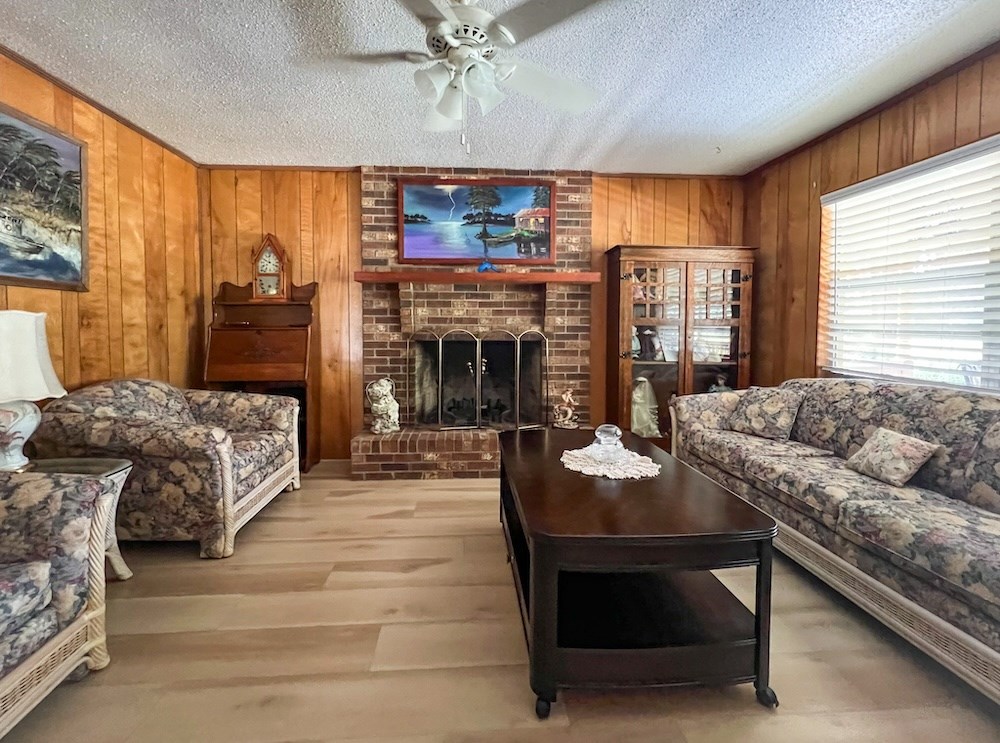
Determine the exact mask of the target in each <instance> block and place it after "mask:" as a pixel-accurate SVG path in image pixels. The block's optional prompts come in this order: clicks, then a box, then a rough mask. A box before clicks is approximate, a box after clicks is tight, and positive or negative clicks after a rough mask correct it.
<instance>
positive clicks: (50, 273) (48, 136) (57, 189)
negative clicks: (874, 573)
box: [0, 106, 87, 291]
mask: <svg viewBox="0 0 1000 743" xmlns="http://www.w3.org/2000/svg"><path fill="white" fill-rule="evenodd" d="M84 172H86V146H85V145H84V144H83V143H82V142H79V141H77V140H75V139H71V138H69V137H67V136H65V135H63V134H60V133H59V132H57V131H55V130H54V129H52V128H51V127H48V126H46V125H45V124H42V123H41V122H38V121H35V120H33V119H30V118H28V117H26V116H24V115H23V114H20V113H18V112H16V111H13V110H12V109H9V108H6V107H3V106H0V284H14V285H19V286H37V287H43V288H50V289H72V290H76V291H84V290H85V289H86V288H87V230H86V217H85V214H86V209H85V208H84V205H85V204H86V203H87V202H86V197H85V192H84V182H83V174H84Z"/></svg>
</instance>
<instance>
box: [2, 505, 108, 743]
mask: <svg viewBox="0 0 1000 743" xmlns="http://www.w3.org/2000/svg"><path fill="white" fill-rule="evenodd" d="M114 499H115V496H114V492H113V491H112V490H109V491H108V492H105V493H103V494H102V495H101V496H100V497H99V498H98V499H97V502H96V504H95V507H94V515H93V518H92V519H91V522H90V534H89V538H88V542H87V562H88V566H89V571H88V578H87V602H86V604H85V605H84V608H83V611H81V612H80V615H79V616H78V617H77V618H76V619H74V620H73V622H71V623H70V624H69V625H67V626H66V627H65V628H64V629H62V630H60V631H59V632H58V633H57V634H56V635H54V636H53V637H52V638H51V639H50V640H49V641H48V642H46V643H45V644H44V645H42V646H41V647H40V648H39V649H38V650H36V651H35V652H34V653H32V654H31V655H30V656H29V657H28V658H27V659H25V660H24V661H23V662H22V663H21V664H20V665H18V666H17V667H16V668H15V669H14V670H12V671H11V672H10V673H8V674H7V675H6V676H4V677H3V678H0V738H3V737H4V736H5V735H6V734H7V733H8V732H9V731H10V729H11V728H13V727H14V725H16V724H17V723H18V722H19V721H20V720H21V719H22V718H23V717H24V716H25V715H26V714H28V713H29V712H30V711H31V710H32V709H33V708H34V707H35V706H36V705H37V704H38V703H39V702H40V701H42V699H44V698H45V697H46V696H47V695H48V694H49V692H51V691H52V690H53V689H55V688H56V687H57V686H58V685H59V684H60V683H61V682H62V681H63V680H64V679H66V677H67V676H69V675H70V674H71V673H73V671H74V670H76V669H77V668H78V667H79V666H80V664H81V663H86V664H87V668H88V669H90V670H92V671H97V670H100V669H102V668H105V667H106V666H107V665H108V664H109V663H110V662H111V657H110V656H109V655H108V640H107V631H106V628H105V580H104V557H105V556H104V549H105V536H106V534H107V529H108V520H109V519H110V518H111V507H112V504H113V503H114Z"/></svg>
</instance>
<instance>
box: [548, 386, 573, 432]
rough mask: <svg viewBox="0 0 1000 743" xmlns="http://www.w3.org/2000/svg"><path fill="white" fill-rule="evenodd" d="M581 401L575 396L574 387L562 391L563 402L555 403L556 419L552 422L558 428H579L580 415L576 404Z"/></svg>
mask: <svg viewBox="0 0 1000 743" xmlns="http://www.w3.org/2000/svg"><path fill="white" fill-rule="evenodd" d="M579 404H580V401H579V400H577V399H576V398H575V397H573V388H572V387H568V388H567V389H566V391H565V392H563V393H562V402H557V403H556V404H555V406H554V407H555V417H556V419H555V421H554V422H553V423H552V425H553V426H555V427H556V428H579V427H580V416H579V415H578V414H577V412H576V406H577V405H579Z"/></svg>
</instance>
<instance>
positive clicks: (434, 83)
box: [413, 62, 451, 103]
mask: <svg viewBox="0 0 1000 743" xmlns="http://www.w3.org/2000/svg"><path fill="white" fill-rule="evenodd" d="M413 82H414V83H416V86H417V90H418V91H419V92H420V95H422V96H423V97H424V98H425V99H426V100H428V101H430V102H431V103H435V102H437V100H438V98H440V97H441V93H442V91H444V89H445V86H446V85H448V83H450V82H451V70H449V69H448V67H447V66H446V65H445V64H444V63H442V62H438V63H437V64H436V65H434V66H433V67H429V68H427V69H426V70H417V71H416V72H414V73H413Z"/></svg>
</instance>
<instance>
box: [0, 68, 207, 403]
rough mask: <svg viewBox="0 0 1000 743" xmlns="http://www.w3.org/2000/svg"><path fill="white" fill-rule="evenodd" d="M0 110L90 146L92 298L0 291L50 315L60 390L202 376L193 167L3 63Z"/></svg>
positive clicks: (0, 299)
mask: <svg viewBox="0 0 1000 743" xmlns="http://www.w3.org/2000/svg"><path fill="white" fill-rule="evenodd" d="M0 102H3V103H5V104H6V105H8V106H10V107H12V108H14V109H17V110H20V111H22V112H24V113H25V114H27V115H29V116H31V117H34V118H35V119H38V120H39V121H42V122H44V123H46V124H49V125H51V126H54V127H55V128H56V129H58V130H60V131H62V132H65V133H67V134H70V135H72V136H74V137H76V138H77V139H80V140H83V141H84V142H86V143H87V172H86V176H85V187H86V189H87V194H86V195H87V204H86V208H87V219H88V221H89V230H88V235H87V251H88V265H89V289H88V291H85V292H74V291H58V290H54V289H35V288H30V289H29V288H24V287H17V286H4V285H0V309H22V310H30V311H34V312H45V313H47V314H48V318H47V330H48V337H49V349H50V352H51V354H52V361H53V363H54V365H55V369H56V373H57V374H58V375H59V378H60V379H61V380H62V383H63V385H65V386H66V388H67V389H74V388H77V387H80V386H83V385H85V384H88V383H91V382H95V381H99V380H103V379H109V378H115V377H134V376H140V377H152V378H154V379H163V380H167V381H170V382H172V383H174V384H178V385H186V384H188V383H189V382H191V381H192V380H197V379H198V378H199V376H200V372H198V367H199V366H200V364H199V359H198V358H197V356H198V354H199V349H200V343H199V341H198V337H199V333H200V331H199V327H200V319H199V317H200V311H201V307H200V294H201V293H200V278H199V271H200V261H201V257H200V255H199V242H198V191H197V189H198V183H197V169H196V167H195V166H194V165H193V164H191V163H190V162H188V161H186V160H183V159H182V158H180V157H178V156H177V155H175V154H174V153H172V152H169V151H167V150H165V149H164V148H163V147H161V146H160V145H159V144H157V143H155V142H153V141H152V140H150V139H148V138H146V137H144V136H142V135H141V134H139V133H138V132H136V131H135V130H134V129H132V128H130V127H128V126H126V125H124V124H122V123H121V122H119V121H118V120H116V119H114V118H112V117H111V116H108V115H107V114H104V113H102V112H101V111H99V110H98V109H96V108H94V107H93V106H92V105H90V104H89V103H88V102H86V101H84V100H82V99H80V98H77V97H75V96H73V95H71V94H70V93H69V92H67V91H66V90H64V89H63V88H61V87H59V86H57V85H55V84H54V83H52V82H51V81H49V80H46V79H45V78H43V77H41V76H39V75H37V74H35V73H34V72H32V71H31V70H29V69H27V68H25V67H23V66H22V65H20V64H18V63H17V62H16V61H14V60H12V59H10V58H8V57H6V56H3V55H2V54H0Z"/></svg>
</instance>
